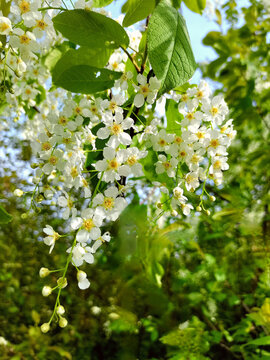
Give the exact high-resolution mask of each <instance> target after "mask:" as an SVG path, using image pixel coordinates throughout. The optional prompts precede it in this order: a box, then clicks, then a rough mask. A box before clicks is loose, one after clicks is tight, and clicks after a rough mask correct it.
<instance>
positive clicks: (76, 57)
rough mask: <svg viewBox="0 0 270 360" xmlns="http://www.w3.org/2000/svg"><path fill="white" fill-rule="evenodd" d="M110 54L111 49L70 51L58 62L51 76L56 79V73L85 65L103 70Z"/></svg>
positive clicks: (82, 48)
mask: <svg viewBox="0 0 270 360" xmlns="http://www.w3.org/2000/svg"><path fill="white" fill-rule="evenodd" d="M111 53H112V49H108V48H87V47H81V48H79V49H78V50H74V49H70V50H69V51H67V52H66V53H65V54H64V55H63V56H62V58H61V59H60V60H59V61H58V63H57V64H56V66H55V69H54V71H53V75H54V76H56V77H57V73H58V72H59V71H60V72H61V70H62V71H63V70H64V69H67V68H69V67H71V66H75V65H87V66H95V67H98V68H103V67H104V66H105V65H106V64H107V62H108V60H109V58H110V56H111Z"/></svg>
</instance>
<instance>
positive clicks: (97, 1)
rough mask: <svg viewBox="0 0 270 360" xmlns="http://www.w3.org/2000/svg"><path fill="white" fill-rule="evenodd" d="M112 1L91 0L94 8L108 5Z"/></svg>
mask: <svg viewBox="0 0 270 360" xmlns="http://www.w3.org/2000/svg"><path fill="white" fill-rule="evenodd" d="M112 2H113V0H94V1H93V7H94V8H101V7H104V6H107V5H110V4H111V3H112Z"/></svg>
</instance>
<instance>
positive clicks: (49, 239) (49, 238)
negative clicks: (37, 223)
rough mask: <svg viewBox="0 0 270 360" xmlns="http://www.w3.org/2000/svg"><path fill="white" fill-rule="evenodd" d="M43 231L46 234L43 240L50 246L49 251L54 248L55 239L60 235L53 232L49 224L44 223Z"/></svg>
mask: <svg viewBox="0 0 270 360" xmlns="http://www.w3.org/2000/svg"><path fill="white" fill-rule="evenodd" d="M43 232H45V234H46V235H48V236H46V237H45V238H44V239H43V240H44V243H45V244H46V245H48V246H50V251H49V253H51V252H52V250H53V248H54V245H55V241H56V240H58V239H59V238H60V235H59V234H58V233H57V232H55V231H54V230H53V228H52V227H51V226H50V225H46V227H45V228H43Z"/></svg>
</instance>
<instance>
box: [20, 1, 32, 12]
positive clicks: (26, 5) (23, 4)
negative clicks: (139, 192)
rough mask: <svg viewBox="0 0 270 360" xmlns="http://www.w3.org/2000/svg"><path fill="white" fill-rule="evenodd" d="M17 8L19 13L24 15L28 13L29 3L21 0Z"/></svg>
mask: <svg viewBox="0 0 270 360" xmlns="http://www.w3.org/2000/svg"><path fill="white" fill-rule="evenodd" d="M19 8H20V10H21V13H23V14H25V13H27V12H28V11H30V3H29V2H28V1H25V0H23V1H21V2H20V3H19Z"/></svg>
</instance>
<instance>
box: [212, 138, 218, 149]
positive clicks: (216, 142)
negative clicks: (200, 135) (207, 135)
mask: <svg viewBox="0 0 270 360" xmlns="http://www.w3.org/2000/svg"><path fill="white" fill-rule="evenodd" d="M210 145H211V146H212V147H213V148H216V147H217V146H218V145H219V141H218V139H214V140H211V142H210Z"/></svg>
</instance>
